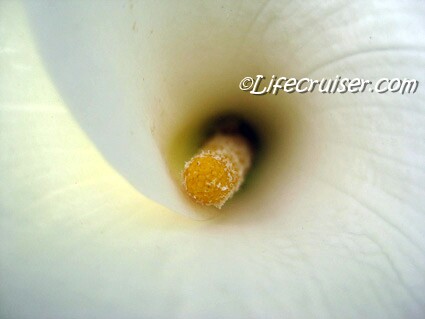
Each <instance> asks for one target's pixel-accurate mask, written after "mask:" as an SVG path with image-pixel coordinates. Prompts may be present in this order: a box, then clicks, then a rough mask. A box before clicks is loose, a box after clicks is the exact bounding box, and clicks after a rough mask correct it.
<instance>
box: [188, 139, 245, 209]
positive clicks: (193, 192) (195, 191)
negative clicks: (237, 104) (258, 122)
mask: <svg viewBox="0 0 425 319" xmlns="http://www.w3.org/2000/svg"><path fill="white" fill-rule="evenodd" d="M251 157H252V154H251V149H250V145H249V142H248V141H247V140H246V139H245V138H244V137H242V136H240V135H224V134H218V135H216V136H214V137H212V138H211V139H210V140H208V141H207V142H206V143H205V145H204V146H203V147H202V149H201V151H200V152H199V153H198V154H197V155H195V156H194V157H193V158H192V159H191V160H190V161H189V162H187V163H186V165H185V168H184V171H183V185H184V188H185V190H186V192H187V194H188V195H189V196H190V197H191V198H192V199H194V200H195V201H196V202H197V203H199V204H203V205H213V206H216V207H218V208H221V206H223V204H224V203H225V202H226V201H227V200H228V199H229V198H231V197H232V196H233V194H234V193H235V192H236V191H237V190H238V189H239V187H240V186H241V184H242V182H243V180H244V177H245V175H246V173H247V171H248V169H249V167H250V165H251Z"/></svg>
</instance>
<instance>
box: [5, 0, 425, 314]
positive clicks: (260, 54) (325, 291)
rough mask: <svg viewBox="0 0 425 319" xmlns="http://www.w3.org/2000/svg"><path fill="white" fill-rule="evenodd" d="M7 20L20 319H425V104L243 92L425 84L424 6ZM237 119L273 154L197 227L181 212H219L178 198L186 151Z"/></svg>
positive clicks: (195, 7) (105, 13) (15, 16)
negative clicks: (354, 83)
mask: <svg viewBox="0 0 425 319" xmlns="http://www.w3.org/2000/svg"><path fill="white" fill-rule="evenodd" d="M0 6H1V10H0V24H1V29H0V30H1V31H0V32H2V39H4V40H3V41H4V46H3V48H2V50H1V51H0V52H1V53H0V59H1V65H2V66H3V68H2V70H3V71H2V73H1V75H0V81H1V86H0V87H1V89H0V90H1V94H0V112H1V113H0V121H1V124H0V148H1V152H0V154H1V156H0V180H1V181H2V182H1V191H0V198H1V200H0V203H1V206H0V214H1V215H0V222H1V224H0V227H1V229H0V236H1V239H2V240H1V242H2V244H1V245H0V261H1V262H0V274H1V277H2V286H1V288H0V305H1V306H0V313H1V316H4V317H23V318H38V317H46V316H47V317H48V316H50V317H73V318H78V317H81V318H86V317H106V316H107V317H117V316H119V317H120V318H134V317H155V318H169V317H177V318H179V317H181V318H183V317H184V318H199V317H201V318H208V317H222V318H226V317H228V318H246V317H266V318H277V317H282V316H285V317H295V318H309V317H311V318H312V317H323V318H326V317H331V316H335V317H351V318H358V317H362V318H363V317H371V318H372V317H374V318H376V317H390V318H391V317H394V318H397V317H407V318H414V317H418V316H419V314H421V313H423V310H424V298H425V297H424V295H423V292H422V291H423V290H424V286H425V283H424V281H423V279H422V278H423V276H422V269H424V266H425V258H424V249H425V242H424V239H423V236H422V233H423V232H422V229H423V227H424V223H425V218H424V215H423V213H422V212H423V208H424V206H425V203H424V198H425V196H423V195H424V194H423V192H424V191H423V190H424V189H425V188H424V175H423V174H424V173H423V171H424V163H425V161H424V157H425V148H424V144H423V140H424V131H423V130H422V129H421V128H422V127H423V124H424V123H423V121H424V118H423V116H421V114H422V112H423V111H422V104H423V103H422V101H423V99H424V94H423V90H421V87H419V89H418V91H417V93H416V94H415V95H404V96H402V95H391V94H384V95H374V94H362V95H321V94H305V95H302V96H299V95H283V94H282V95H280V94H279V95H278V96H264V97H252V98H253V99H255V100H251V97H249V96H248V95H246V94H243V92H238V88H237V86H238V83H239V81H240V79H242V78H243V77H244V76H246V75H251V76H254V75H255V74H257V73H260V74H266V73H267V72H269V74H276V73H278V72H279V73H281V74H288V76H294V77H298V76H310V77H312V78H321V77H334V76H335V75H337V74H338V75H344V76H346V77H364V78H370V79H375V78H381V77H406V78H415V79H417V80H419V82H420V83H422V82H423V80H424V79H423V72H422V70H423V67H424V64H425V54H424V47H425V46H424V44H425V43H424V41H425V40H424V39H423V37H422V36H421V35H422V34H423V31H424V30H423V29H424V25H423V22H422V21H423V16H424V14H425V13H424V12H425V8H424V5H423V4H422V3H421V2H420V1H412V2H403V3H400V2H398V1H386V2H385V3H384V2H378V1H372V2H370V1H369V2H367V4H366V3H359V2H356V3H350V4H346V3H345V2H344V3H342V2H339V1H335V2H332V3H331V4H328V5H327V6H321V5H319V4H317V3H314V4H313V3H309V2H303V3H300V2H288V3H286V2H278V1H276V2H275V1H269V2H268V3H267V4H262V3H256V2H238V1H236V2H234V3H232V4H229V3H224V2H223V3H222V4H220V3H216V2H208V3H192V2H183V3H182V2H180V3H179V4H178V5H177V4H173V5H170V4H167V5H165V4H164V5H161V4H159V3H158V2H143V3H142V2H136V1H134V2H127V1H123V2H118V1H117V2H90V3H87V2H81V3H80V4H75V3H74V4H73V5H71V4H70V3H68V4H67V3H66V2H49V3H47V2H39V1H37V2H33V3H28V4H25V5H24V6H22V5H21V4H19V3H12V2H3V3H1V4H0ZM53 13H54V14H53ZM23 40H24V41H23ZM232 85H234V87H232ZM217 92H220V94H218V93H217ZM219 95H220V96H219ZM202 102H203V104H202ZM224 102H229V103H228V104H226V103H224ZM242 102H244V103H242ZM239 103H240V105H241V106H239ZM195 105H196V107H195ZM200 105H204V106H205V108H203V107H200ZM226 105H233V106H232V108H233V109H232V110H234V111H241V110H242V109H243V111H244V114H247V116H248V117H249V118H250V119H254V121H255V119H257V120H258V122H259V124H261V123H262V122H265V123H267V124H268V129H269V130H267V129H265V136H266V137H268V139H267V141H268V144H267V150H266V151H265V154H264V157H263V159H262V162H261V163H259V165H260V166H259V168H258V171H257V172H254V174H253V177H252V178H253V179H252V182H251V183H250V184H248V183H249V182H250V181H247V182H248V183H247V189H246V192H245V193H244V194H240V196H237V197H235V198H234V202H233V200H232V202H229V206H228V207H226V208H223V213H224V214H222V215H221V216H219V217H218V218H215V219H211V220H208V221H203V222H196V221H193V220H192V219H188V218H184V217H181V216H180V215H178V214H174V213H173V212H174V211H176V212H180V213H185V214H187V215H189V216H192V217H196V218H203V217H204V214H207V215H208V213H209V212H208V211H205V212H200V211H199V210H198V209H197V208H195V207H196V206H193V205H192V204H191V203H190V202H189V201H186V200H185V198H184V196H182V194H181V192H180V189H179V188H178V187H176V182H175V179H174V178H173V172H172V169H171V172H170V167H171V166H173V165H174V164H173V163H170V162H169V159H168V157H167V156H168V155H167V150H168V145H167V143H168V141H169V140H170V139H171V138H172V136H174V134H175V133H178V132H177V131H175V130H173V127H178V126H179V125H180V124H182V123H183V122H184V121H185V119H187V118H188V117H190V118H191V122H193V123H196V122H197V121H198V120H199V121H203V120H205V119H207V118H209V117H211V116H214V115H215V114H216V113H220V112H222V111H227V109H226V108H227V106H226ZM71 114H72V115H71ZM74 117H75V119H76V120H74ZM260 122H261V123H260ZM173 123H174V124H175V125H174V126H173V125H172V124H173ZM86 134H87V135H86ZM188 148H189V147H188ZM146 154H148V155H146ZM105 160H106V161H105ZM176 166H177V165H176ZM131 185H132V186H131ZM144 196H146V197H149V198H151V199H153V200H155V201H157V202H158V203H159V204H161V206H160V205H157V204H155V203H154V202H152V201H150V200H147V199H146V198H144ZM164 206H165V207H168V208H170V210H168V209H166V208H164ZM226 206H227V205H226ZM199 214H201V215H199ZM18 303H19V306H18Z"/></svg>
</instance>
